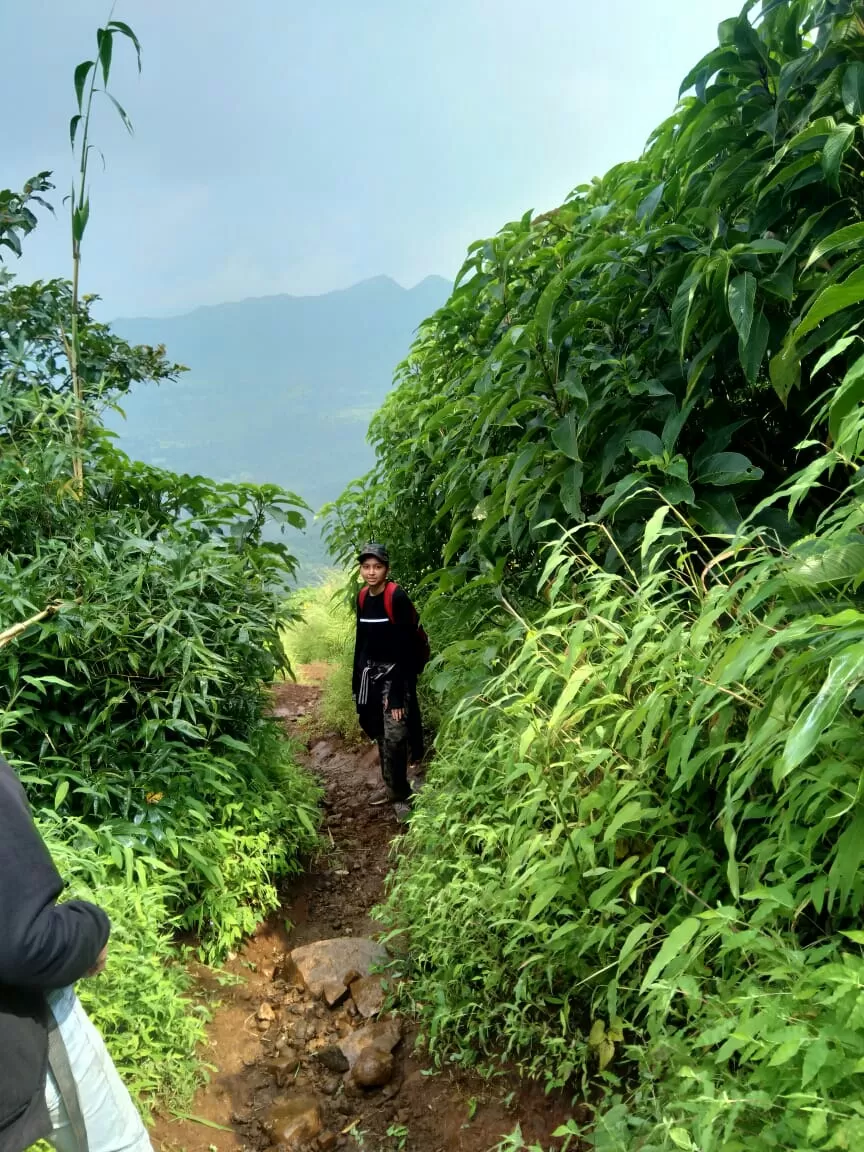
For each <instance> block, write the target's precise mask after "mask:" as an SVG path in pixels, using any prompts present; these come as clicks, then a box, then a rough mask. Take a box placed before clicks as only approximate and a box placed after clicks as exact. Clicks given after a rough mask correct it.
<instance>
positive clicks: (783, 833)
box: [385, 418, 864, 1152]
mask: <svg viewBox="0 0 864 1152" xmlns="http://www.w3.org/2000/svg"><path fill="white" fill-rule="evenodd" d="M859 431H864V422H861V421H860V418H859ZM851 495H854V493H850V496H851ZM860 522H861V514H860V506H859V504H858V502H857V500H856V501H855V502H854V505H853V507H852V508H851V509H849V508H847V509H846V510H845V512H844V514H843V515H842V516H840V515H835V516H834V517H833V518H829V520H828V521H827V522H826V523H825V525H824V526H823V528H822V529H821V530H820V532H819V533H818V534H817V535H816V536H815V537H814V542H818V545H819V547H820V549H821V550H822V551H823V553H830V551H831V550H832V549H833V548H834V547H835V546H836V545H837V544H838V543H842V542H844V541H846V540H847V539H848V538H849V536H850V533H855V532H857V531H858V528H859V525H860ZM678 535H679V534H678V533H677V531H676V530H675V529H664V530H663V533H661V535H660V536H659V537H658V539H659V540H660V541H661V543H663V544H664V545H665V546H666V548H667V549H668V548H669V547H674V548H675V549H676V552H675V555H676V556H677V557H678V559H679V560H680V564H679V565H677V566H674V567H673V568H672V569H671V570H670V569H669V568H668V567H665V566H662V567H661V566H658V567H657V570H656V571H654V572H653V573H651V574H650V575H647V576H643V577H642V578H637V577H635V576H634V575H633V574H632V573H631V574H629V575H624V576H622V575H619V574H610V573H608V572H605V571H604V570H603V569H602V568H601V567H600V566H599V565H597V564H595V563H592V562H591V561H590V560H588V559H587V557H586V555H585V553H584V552H583V551H581V549H579V548H578V536H574V537H573V538H572V539H569V540H567V541H566V542H563V543H562V544H559V545H556V546H555V548H554V549H553V550H552V552H551V554H550V556H549V561H548V563H547V566H546V571H545V572H544V580H548V581H550V582H551V591H550V604H549V607H548V610H547V611H546V612H545V613H544V614H543V615H542V616H541V617H540V618H538V619H536V620H535V621H533V622H528V621H524V620H515V621H514V622H513V624H512V625H511V626H509V627H508V628H506V629H502V630H501V631H500V632H499V633H497V634H496V635H495V636H492V635H490V634H487V637H486V640H487V643H488V644H492V643H493V642H495V643H496V644H497V649H498V651H497V656H496V660H497V662H498V664H499V666H500V667H501V671H500V673H499V674H498V675H496V676H494V677H492V678H490V679H489V681H488V682H487V684H486V685H485V687H484V690H483V693H482V696H476V697H468V698H466V699H465V700H464V702H463V703H462V705H461V706H460V707H458V708H457V709H456V711H455V713H454V715H453V716H452V718H451V720H450V722H449V723H448V725H447V727H446V729H445V731H444V733H443V735H442V737H441V738H440V739H439V743H438V757H437V759H436V760H435V762H434V764H433V769H432V771H431V773H430V779H429V783H428V784H427V788H426V790H425V791H424V792H423V793H422V794H421V797H420V800H419V802H418V806H417V810H416V812H415V815H414V818H413V820H412V825H411V832H410V835H409V837H408V839H407V841H406V845H405V847H404V848H403V851H402V854H401V855H400V859H399V864H398V868H397V873H396V879H395V884H394V886H393V890H392V894H391V899H390V903H389V905H388V907H387V909H386V912H385V915H386V919H387V921H388V922H389V923H390V925H391V926H392V927H393V928H395V929H397V930H398V929H400V928H401V927H403V926H408V932H409V936H410V949H409V952H408V955H409V957H410V962H411V965H412V969H413V986H412V996H413V997H414V998H415V1000H416V1001H417V1003H418V1004H419V1005H422V1006H423V1007H422V1010H421V1011H422V1014H423V1015H424V1016H425V1018H426V1022H427V1033H426V1035H427V1044H428V1046H429V1048H430V1050H431V1051H432V1052H433V1053H435V1054H439V1055H441V1054H444V1053H448V1054H449V1055H450V1058H451V1059H454V1058H455V1059H458V1060H463V1061H473V1060H475V1059H476V1058H477V1057H478V1056H480V1055H481V1054H484V1053H486V1052H489V1051H494V1050H495V1048H496V1047H498V1046H499V1045H500V1044H501V1043H502V1041H503V1043H504V1048H505V1054H507V1055H509V1056H511V1057H513V1058H515V1059H517V1060H519V1061H520V1062H522V1063H523V1064H524V1066H526V1067H527V1068H528V1069H530V1071H532V1072H533V1073H544V1074H545V1075H546V1076H547V1078H548V1080H549V1082H550V1083H552V1084H566V1083H570V1082H574V1077H580V1076H582V1077H584V1076H587V1075H590V1074H592V1073H593V1074H597V1073H599V1074H600V1079H601V1080H602V1081H603V1082H604V1083H605V1086H606V1091H607V1094H608V1096H609V1103H608V1105H607V1109H606V1111H605V1112H604V1113H603V1115H602V1117H601V1120H600V1122H599V1126H598V1128H597V1130H596V1131H595V1132H594V1134H593V1137H592V1138H593V1140H594V1141H595V1146H596V1147H598V1148H603V1149H608V1150H611V1149H620V1150H621V1152H624V1150H625V1149H629V1148H630V1147H632V1146H633V1143H632V1142H633V1141H635V1140H637V1139H639V1140H640V1141H643V1142H641V1143H640V1144H639V1146H640V1147H644V1148H646V1149H647V1148H651V1149H660V1148H672V1147H675V1146H681V1147H691V1145H690V1144H686V1145H676V1137H675V1135H673V1134H672V1133H673V1131H674V1130H676V1129H681V1130H683V1131H686V1132H689V1133H691V1135H692V1137H693V1140H694V1143H693V1145H692V1147H694V1148H699V1149H700V1150H701V1152H713V1150H715V1149H716V1150H719V1149H721V1148H722V1149H724V1150H726V1149H732V1148H743V1147H745V1144H750V1145H751V1146H755V1147H760V1148H769V1147H796V1148H804V1147H816V1146H819V1147H821V1146H822V1144H821V1143H819V1144H818V1145H817V1144H814V1143H812V1140H813V1134H814V1133H815V1132H817V1131H818V1132H821V1133H823V1134H824V1136H825V1137H826V1138H827V1136H828V1135H829V1134H830V1136H831V1137H832V1138H833V1140H834V1141H835V1143H833V1144H829V1145H826V1147H829V1146H830V1147H855V1146H856V1144H857V1142H858V1141H859V1140H860V1139H861V1137H862V1128H861V1120H860V1117H859V1116H858V1110H857V1100H858V1098H859V1096H860V1092H861V1090H862V1087H864V1084H862V1081H861V1076H862V1070H864V1048H862V1042H861V1035H860V1029H858V1028H857V1025H856V1024H855V1023H854V1021H855V1020H857V1016H858V1013H859V1012H860V1011H861V1010H862V1006H864V1002H862V1001H861V998H860V987H859V984H860V979H861V974H862V964H864V959H862V954H861V951H860V945H861V943H862V942H864V934H862V933H860V931H859V930H858V925H859V924H860V918H861V914H862V905H864V888H862V886H861V880H860V863H861V859H862V852H864V847H862V837H861V827H862V820H864V813H862V810H861V805H860V801H859V799H858V796H859V791H860V780H861V768H860V744H861V723H860V709H861V702H860V690H861V685H862V683H864V664H862V660H861V658H860V652H861V651H862V640H864V632H862V627H864V611H862V604H861V600H860V597H859V595H858V593H857V591H856V584H857V578H856V579H855V580H849V581H846V582H845V584H844V583H842V582H841V583H838V584H835V586H834V587H833V588H831V589H830V590H823V589H820V588H819V586H818V585H816V586H815V587H814V588H810V589H807V592H806V595H805V596H804V597H802V595H801V585H800V583H799V581H798V577H797V566H798V552H797V550H796V551H793V552H792V553H785V552H782V551H781V552H775V551H772V550H770V549H769V548H767V547H766V546H765V544H764V543H760V542H759V540H758V538H757V537H756V536H752V537H750V538H748V539H747V540H746V541H743V542H742V543H741V545H740V546H739V547H738V548H736V550H735V553H734V556H733V557H732V558H731V559H730V561H729V562H728V564H727V566H726V568H725V571H724V574H723V576H722V577H721V578H719V579H718V575H719V574H715V576H714V577H713V578H712V579H711V580H709V581H707V587H706V584H705V583H703V574H702V573H701V572H699V571H696V570H695V569H694V568H693V567H692V564H691V562H690V560H689V558H688V553H686V552H681V551H678V550H677V549H678V544H677V539H678ZM670 541H671V543H670ZM667 559H668V557H667ZM444 674H445V675H446V674H447V673H444ZM449 674H451V675H458V674H459V673H458V664H457V663H456V662H455V661H454V662H453V663H452V665H451V670H450V673H449ZM628 1063H636V1064H638V1065H639V1067H640V1068H641V1071H642V1073H643V1079H642V1085H643V1086H642V1087H640V1088H639V1089H638V1090H636V1091H634V1090H633V1089H632V1086H630V1084H629V1077H628V1069H627V1065H628ZM577 1082H578V1081H577ZM649 1084H650V1085H651V1087H650V1091H649V1090H648V1087H647V1086H648V1085H649ZM793 1099H794V1100H795V1106H794V1107H793V1106H792V1105H791V1103H790V1101H792V1100H793ZM616 1101H617V1104H616ZM808 1134H809V1135H808ZM754 1141H756V1143H755V1144H754ZM808 1141H811V1142H809V1143H808Z"/></svg>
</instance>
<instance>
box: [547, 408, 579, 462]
mask: <svg viewBox="0 0 864 1152" xmlns="http://www.w3.org/2000/svg"><path fill="white" fill-rule="evenodd" d="M552 443H553V444H554V445H555V447H556V448H557V449H558V450H559V451H560V452H563V453H564V455H565V456H568V457H569V458H570V459H571V460H578V459H579V434H578V431H577V427H576V417H575V415H574V414H573V413H572V412H571V413H569V414H568V415H567V416H562V417H561V419H560V420H559V421H558V423H557V424H556V425H555V427H554V428H553V429H552Z"/></svg>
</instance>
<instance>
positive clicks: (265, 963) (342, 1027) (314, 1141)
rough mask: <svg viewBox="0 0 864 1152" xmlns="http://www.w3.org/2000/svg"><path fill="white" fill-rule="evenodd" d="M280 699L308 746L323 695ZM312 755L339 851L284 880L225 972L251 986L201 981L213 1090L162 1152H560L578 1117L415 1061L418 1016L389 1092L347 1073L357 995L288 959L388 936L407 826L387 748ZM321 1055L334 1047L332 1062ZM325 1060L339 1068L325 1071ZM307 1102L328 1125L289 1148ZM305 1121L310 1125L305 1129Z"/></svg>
mask: <svg viewBox="0 0 864 1152" xmlns="http://www.w3.org/2000/svg"><path fill="white" fill-rule="evenodd" d="M312 671H313V670H312V669H310V672H312ZM275 695H276V704H275V710H276V714H277V715H278V716H279V717H280V718H281V719H282V721H283V723H284V724H285V725H286V728H287V730H288V731H289V732H290V733H291V734H292V735H293V736H295V737H300V738H301V739H304V742H305V738H304V735H303V733H304V730H305V729H306V728H307V726H308V720H309V718H310V717H311V715H312V714H313V713H314V710H315V707H316V704H317V700H318V696H319V689H318V688H317V687H316V686H308V685H300V684H280V685H278V686H277V688H276V691H275ZM307 749H308V750H307V753H306V758H307V762H308V764H309V766H310V768H311V769H312V770H313V771H314V772H316V773H317V774H318V775H319V776H320V777H321V779H322V782H323V784H324V786H325V788H326V796H325V800H324V804H325V813H326V823H325V827H324V839H325V842H326V845H329V847H326V846H325V850H324V852H323V853H322V855H321V856H320V857H319V858H318V859H316V860H314V861H312V862H311V863H310V864H309V867H308V871H307V872H306V873H305V874H304V875H303V876H302V877H301V878H299V879H295V880H292V881H290V882H287V883H286V884H285V886H284V890H283V892H282V893H281V895H282V899H283V906H282V908H281V909H280V911H279V912H278V913H276V914H274V916H272V917H271V918H270V919H269V921H268V922H267V923H266V924H265V925H263V926H262V928H261V929H260V930H259V931H258V933H257V934H256V935H255V937H254V938H253V939H252V940H250V941H249V942H248V944H247V945H246V946H245V947H244V948H243V949H242V950H241V952H240V953H239V954H238V955H237V956H235V957H233V958H232V959H231V960H229V962H228V963H227V964H226V966H225V967H226V969H227V971H228V972H229V973H231V974H233V976H235V977H237V978H239V980H240V981H241V982H240V983H237V984H236V985H228V986H223V985H220V983H219V982H218V981H214V979H213V976H212V973H211V974H208V973H206V972H205V973H202V974H201V984H202V994H203V995H205V996H207V997H211V998H214V999H215V1000H216V1001H217V1006H216V1008H215V1011H214V1016H213V1020H212V1023H211V1025H210V1027H209V1029H208V1032H209V1044H208V1050H207V1052H206V1053H205V1059H206V1060H207V1062H208V1063H209V1064H210V1065H211V1066H212V1072H211V1076H210V1082H209V1084H208V1085H207V1086H206V1087H205V1088H203V1089H202V1090H201V1091H200V1092H199V1093H198V1095H197V1097H196V1099H195V1101H194V1104H193V1105H192V1107H191V1108H190V1109H189V1112H188V1114H187V1117H186V1118H183V1119H180V1118H177V1117H168V1116H165V1117H161V1118H158V1119H157V1122H156V1123H155V1125H154V1127H153V1129H152V1133H151V1135H152V1137H153V1144H154V1148H155V1149H156V1150H157V1152H181V1150H182V1152H208V1150H209V1152H212V1150H213V1149H217V1150H218V1152H234V1150H236V1152H241V1150H249V1152H251V1150H253V1149H254V1150H256V1152H257V1150H259V1149H261V1150H263V1149H270V1148H274V1149H275V1148H282V1149H290V1148H300V1149H304V1150H306V1149H309V1150H317V1152H327V1150H328V1149H346V1150H348V1152H354V1150H356V1149H366V1150H368V1152H489V1150H490V1149H492V1148H494V1147H495V1146H496V1145H497V1143H498V1142H499V1141H500V1140H501V1139H502V1138H503V1137H504V1136H506V1135H507V1134H509V1133H510V1132H512V1131H513V1129H514V1128H515V1126H516V1124H517V1122H518V1123H519V1124H521V1129H522V1133H523V1137H524V1139H525V1141H526V1143H537V1144H539V1145H540V1146H541V1147H542V1148H544V1149H546V1148H553V1147H558V1146H559V1145H558V1142H557V1141H553V1140H552V1139H551V1133H552V1131H554V1129H555V1127H556V1126H557V1125H558V1124H560V1123H562V1121H563V1119H564V1118H565V1116H566V1115H567V1110H566V1108H565V1107H564V1105H563V1103H562V1102H553V1101H551V1100H549V1099H548V1098H547V1097H545V1096H544V1095H543V1093H542V1091H541V1090H540V1089H539V1087H537V1086H526V1085H525V1084H523V1083H520V1082H519V1081H518V1080H517V1079H516V1078H515V1077H512V1076H500V1077H496V1078H495V1079H494V1080H492V1081H484V1080H481V1079H480V1078H479V1077H477V1076H474V1075H470V1074H466V1073H462V1072H443V1073H433V1072H432V1070H431V1069H430V1068H429V1066H428V1064H424V1063H423V1061H422V1060H421V1059H418V1058H416V1057H415V1056H414V1055H413V1048H414V1040H415V1037H416V1028H415V1027H414V1026H413V1025H412V1022H411V1021H410V1020H403V1021H402V1040H401V1042H400V1043H399V1044H398V1046H397V1047H396V1048H395V1050H394V1053H393V1055H394V1057H395V1071H394V1073H393V1076H392V1079H390V1081H389V1083H387V1084H386V1085H384V1086H383V1087H381V1088H359V1087H357V1086H356V1084H355V1082H354V1079H353V1078H352V1076H351V1074H349V1073H345V1072H343V1071H342V1070H341V1067H342V1066H341V1064H340V1060H341V1059H344V1058H343V1057H342V1056H341V1054H340V1053H339V1051H338V1050H336V1045H337V1044H338V1043H340V1042H342V1041H343V1040H344V1038H345V1037H346V1036H352V1035H363V1033H357V1032H356V1029H357V1028H358V1027H360V1026H363V1025H365V1024H367V1023H368V1022H367V1021H364V1020H363V1019H362V1017H360V1016H359V1015H358V1014H357V1012H356V1010H355V1008H354V1003H353V1000H352V999H351V998H350V997H349V998H348V1000H347V1001H346V1002H344V1003H342V1004H341V1005H338V1006H336V1007H334V1008H329V1007H327V1004H326V1003H325V1001H324V1000H322V999H319V998H313V997H312V996H311V995H310V993H309V992H308V991H306V990H305V989H303V988H302V985H299V984H298V981H297V975H296V971H295V970H294V969H293V966H292V965H291V964H290V962H289V960H288V954H289V953H290V952H291V951H292V950H293V949H295V948H297V947H299V946H301V945H307V944H312V943H314V942H317V941H323V940H330V939H332V938H337V937H351V938H357V937H365V936H369V935H373V934H374V933H375V931H376V925H375V923H374V922H373V921H372V919H371V918H370V912H371V909H372V908H373V907H374V906H375V904H376V903H377V902H378V901H379V899H380V898H381V896H382V894H383V887H384V879H385V876H386V874H387V871H388V867H389V863H388V862H389V854H390V850H391V843H392V842H393V841H394V838H397V837H398V836H399V835H400V828H399V825H398V824H397V823H396V820H395V818H394V816H393V814H392V811H391V810H390V808H389V806H384V807H372V806H370V804H369V796H370V793H371V792H372V791H373V790H374V789H375V788H377V787H379V786H380V775H379V772H378V763H377V752H376V750H375V749H374V748H372V749H370V750H366V749H359V750H358V749H352V748H346V747H345V746H343V745H342V743H341V742H340V741H339V740H338V739H337V738H335V737H332V738H324V739H313V740H311V741H310V742H308V743H307ZM322 1048H325V1049H327V1050H328V1052H327V1053H325V1054H324V1056H319V1055H318V1053H319V1052H320V1051H321V1049H322ZM334 1051H335V1057H334ZM328 1053H329V1056H328ZM325 1057H326V1058H327V1059H328V1062H329V1063H330V1064H331V1065H332V1067H327V1066H326V1065H325V1063H323V1062H322V1060H324V1059H325ZM295 1104H296V1105H297V1109H295V1111H297V1110H299V1111H302V1109H303V1108H304V1107H307V1109H315V1108H317V1117H315V1116H312V1117H310V1119H309V1123H308V1125H307V1130H308V1131H309V1132H312V1131H313V1129H314V1128H315V1127H316V1125H317V1124H320V1130H319V1131H318V1133H317V1135H315V1136H314V1137H313V1138H311V1139H308V1140H307V1141H306V1142H305V1143H303V1142H302V1141H300V1142H297V1143H291V1142H284V1141H281V1140H280V1131H288V1130H289V1129H290V1126H291V1123H292V1121H291V1120H290V1115H291V1113H292V1109H293V1108H294V1105H295ZM192 1117H194V1119H193V1118H192ZM286 1117H289V1119H288V1120H286ZM274 1121H275V1123H274ZM294 1122H295V1123H296V1125H297V1126H298V1128H299V1129H300V1130H302V1129H303V1124H304V1123H305V1121H303V1120H296V1118H295V1121H294Z"/></svg>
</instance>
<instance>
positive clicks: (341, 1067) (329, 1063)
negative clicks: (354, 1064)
mask: <svg viewBox="0 0 864 1152" xmlns="http://www.w3.org/2000/svg"><path fill="white" fill-rule="evenodd" d="M315 1059H316V1060H318V1062H319V1063H321V1064H323V1065H324V1067H325V1068H329V1069H330V1071H331V1072H347V1071H348V1068H349V1064H348V1058H347V1056H346V1055H345V1053H344V1052H343V1051H342V1049H341V1048H339V1047H337V1045H336V1044H328V1045H327V1047H326V1048H322V1049H321V1050H320V1051H318V1052H316V1053H315Z"/></svg>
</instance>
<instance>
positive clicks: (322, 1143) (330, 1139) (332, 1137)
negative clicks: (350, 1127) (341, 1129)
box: [318, 1132, 339, 1152]
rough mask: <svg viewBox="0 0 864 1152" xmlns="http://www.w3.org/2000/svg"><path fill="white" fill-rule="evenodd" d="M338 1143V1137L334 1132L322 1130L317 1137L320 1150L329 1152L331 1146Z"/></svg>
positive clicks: (333, 1146)
mask: <svg viewBox="0 0 864 1152" xmlns="http://www.w3.org/2000/svg"><path fill="white" fill-rule="evenodd" d="M338 1143H339V1137H338V1136H337V1135H336V1133H335V1132H322V1133H321V1135H320V1136H319V1137H318V1147H319V1148H320V1150H321V1152H331V1150H332V1149H333V1148H335V1147H336V1145H337V1144H338Z"/></svg>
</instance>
